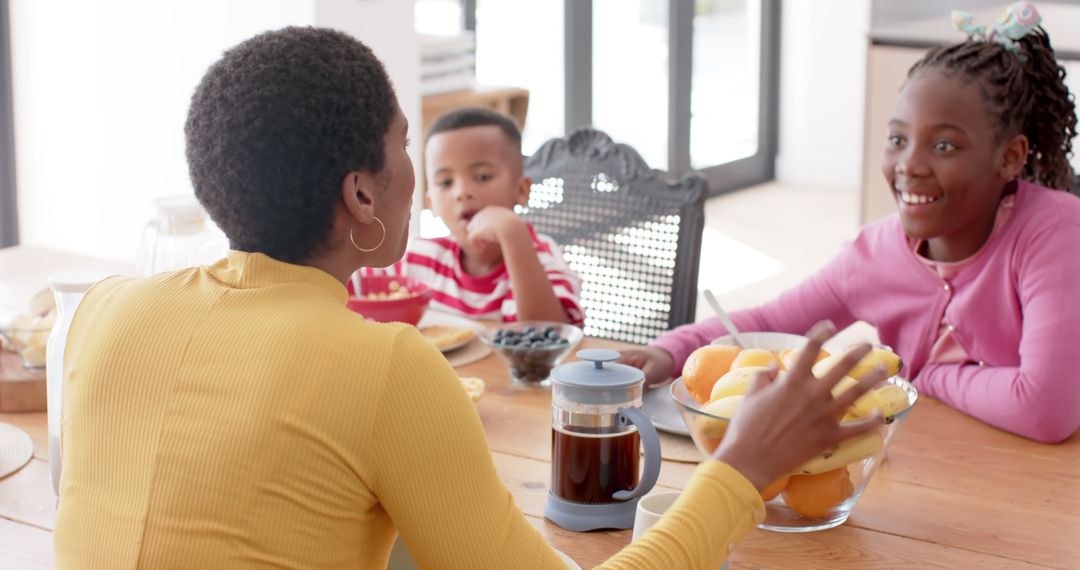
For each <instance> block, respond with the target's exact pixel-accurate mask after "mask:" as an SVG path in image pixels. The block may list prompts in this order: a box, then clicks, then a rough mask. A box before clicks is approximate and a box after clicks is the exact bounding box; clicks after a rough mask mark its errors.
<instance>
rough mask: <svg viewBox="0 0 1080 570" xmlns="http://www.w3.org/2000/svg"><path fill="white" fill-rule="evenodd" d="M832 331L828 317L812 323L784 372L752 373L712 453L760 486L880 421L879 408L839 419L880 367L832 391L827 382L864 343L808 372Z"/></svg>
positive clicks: (851, 362)
mask: <svg viewBox="0 0 1080 570" xmlns="http://www.w3.org/2000/svg"><path fill="white" fill-rule="evenodd" d="M834 334H836V329H835V328H834V327H833V325H832V323H828V322H826V323H818V324H817V325H815V326H814V328H812V329H811V330H810V332H809V333H807V336H808V337H809V338H810V340H809V342H808V343H807V344H806V346H805V347H804V348H803V350H802V351H801V352H800V354H799V357H798V359H797V361H796V363H795V365H794V366H793V367H792V368H791V369H790V370H788V371H787V373H785V374H780V375H778V376H776V379H775V380H774V379H772V378H770V376H775V374H774V375H767V374H761V375H759V376H758V378H757V379H756V380H755V381H754V382H753V383H752V384H751V386H750V389H749V390H748V391H747V393H746V397H745V398H744V399H743V401H742V404H741V405H740V406H739V413H737V414H736V415H735V417H734V419H732V420H731V425H730V426H729V427H728V429H727V432H726V435H725V436H724V440H723V441H722V442H721V443H720V445H719V446H718V447H717V449H716V451H715V452H714V453H713V459H716V460H719V461H723V462H725V463H727V464H728V465H731V466H732V467H734V468H735V469H737V470H738V471H739V472H740V473H742V474H743V475H744V476H745V477H746V478H747V479H749V480H750V482H751V483H753V485H754V486H755V487H757V488H758V489H759V490H760V489H762V488H764V487H765V486H767V485H769V484H770V483H772V482H773V481H775V480H776V479H778V478H780V477H783V476H784V475H787V474H788V473H790V472H791V471H792V470H794V469H795V468H797V467H798V466H799V465H802V464H803V463H805V462H806V461H808V460H810V459H811V458H812V457H814V456H815V455H819V454H821V453H822V452H824V451H825V450H827V449H829V448H832V447H835V446H837V445H838V444H839V443H840V442H841V441H843V440H845V439H848V438H851V437H854V436H857V435H859V434H862V433H865V432H868V431H870V430H871V429H874V428H875V427H877V426H879V425H881V422H882V418H881V415H880V413H875V414H874V415H872V416H869V417H866V418H864V419H861V420H858V421H854V422H848V423H844V424H840V417H841V416H843V414H844V411H845V410H846V409H847V407H848V406H850V405H851V404H852V403H853V402H854V401H855V400H856V399H858V398H859V396H861V395H863V394H864V393H865V392H866V391H867V390H869V389H870V388H872V387H874V385H876V384H878V383H879V382H881V381H882V380H884V379H885V371H884V370H882V369H880V367H879V369H877V370H874V371H873V372H871V373H869V374H867V375H865V376H863V377H862V378H860V379H859V383H858V384H857V385H856V386H854V387H852V388H851V389H849V390H847V391H845V392H843V393H842V394H840V395H839V396H837V397H835V398H834V397H833V396H832V388H833V386H835V385H836V383H837V382H839V381H840V379H841V378H843V377H844V375H845V374H847V372H848V371H849V370H851V368H852V367H853V366H855V364H857V363H858V362H859V360H860V359H862V357H863V356H865V355H866V354H867V353H868V352H869V351H870V346H869V345H863V346H860V347H858V348H856V349H854V350H852V351H850V352H848V353H847V354H846V355H844V357H843V358H842V359H841V360H840V362H839V363H837V364H836V366H834V367H833V368H832V370H830V371H829V373H828V374H826V375H825V376H824V377H822V378H820V379H817V378H815V377H814V376H813V374H811V372H810V368H811V367H812V366H813V364H814V360H815V356H817V354H818V352H819V351H820V350H821V345H822V344H823V343H824V342H825V341H826V340H828V339H829V338H830V337H832V336H833V335H834Z"/></svg>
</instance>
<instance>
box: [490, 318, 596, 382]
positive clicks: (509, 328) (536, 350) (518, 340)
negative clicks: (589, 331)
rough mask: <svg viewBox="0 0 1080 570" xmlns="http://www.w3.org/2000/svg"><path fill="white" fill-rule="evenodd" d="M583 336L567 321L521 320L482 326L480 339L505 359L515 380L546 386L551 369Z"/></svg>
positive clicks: (549, 380)
mask: <svg viewBox="0 0 1080 570" xmlns="http://www.w3.org/2000/svg"><path fill="white" fill-rule="evenodd" d="M584 336H585V335H584V333H582V332H581V329H579V328H578V327H576V326H574V325H570V324H566V323H554V322H547V321H523V322H518V323H508V324H506V325H504V326H501V327H493V328H488V329H485V330H484V331H483V332H481V333H480V340H481V341H483V342H484V343H485V344H487V345H488V346H491V347H492V348H493V349H494V350H495V352H496V353H498V355H499V356H501V357H502V359H503V360H505V361H506V363H507V365H509V367H510V378H512V379H513V381H514V383H516V384H522V385H527V386H548V385H550V384H551V379H550V377H551V369H552V368H555V366H557V365H558V364H559V363H560V362H562V360H563V358H565V357H566V355H567V354H569V353H570V351H571V350H572V349H573V348H574V347H575V346H577V345H578V343H579V342H581V339H582V338H583V337H584Z"/></svg>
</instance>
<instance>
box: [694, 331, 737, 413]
mask: <svg viewBox="0 0 1080 570" xmlns="http://www.w3.org/2000/svg"><path fill="white" fill-rule="evenodd" d="M739 351H740V349H739V347H737V346H729V345H726V344H711V345H709V346H703V347H701V348H699V349H697V350H695V351H694V352H692V353H691V354H690V358H687V359H686V364H683V373H682V375H683V383H684V384H685V386H686V390H687V391H688V392H690V395H692V396H693V397H694V399H695V400H697V401H698V402H699V403H701V404H704V403H705V402H708V401H709V394H711V393H712V387H713V384H715V383H716V381H717V380H719V379H720V377H721V376H723V375H724V374H727V372H728V370H731V363H732V362H733V361H734V360H735V357H736V356H738V355H739Z"/></svg>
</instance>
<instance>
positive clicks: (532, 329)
mask: <svg viewBox="0 0 1080 570" xmlns="http://www.w3.org/2000/svg"><path fill="white" fill-rule="evenodd" d="M521 332H522V333H524V334H529V333H534V332H536V327H534V326H531V325H530V326H527V327H525V328H524V329H522V330H521Z"/></svg>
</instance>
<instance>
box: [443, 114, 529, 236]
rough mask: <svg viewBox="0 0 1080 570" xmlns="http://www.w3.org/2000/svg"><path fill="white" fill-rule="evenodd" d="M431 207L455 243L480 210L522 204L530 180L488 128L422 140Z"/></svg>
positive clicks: (503, 139)
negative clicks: (425, 146) (425, 145)
mask: <svg viewBox="0 0 1080 570" xmlns="http://www.w3.org/2000/svg"><path fill="white" fill-rule="evenodd" d="M424 160H425V163H426V174H427V195H428V199H429V200H430V201H431V208H432V209H433V210H434V211H435V214H436V215H438V216H439V218H441V219H442V221H443V223H445V224H446V226H447V227H448V228H449V229H450V232H451V233H452V234H453V235H454V237H455V238H457V239H458V241H461V242H464V241H465V237H466V235H467V231H466V228H467V227H468V224H469V221H470V220H472V217H473V216H475V215H476V213H477V212H479V211H480V210H482V209H484V208H486V207H489V206H496V207H502V208H511V209H512V208H513V207H514V206H515V205H517V204H526V203H528V199H529V187H530V185H531V181H530V180H529V178H528V177H526V176H523V175H522V160H521V154H520V153H519V152H518V150H517V148H515V146H514V144H513V143H512V142H511V141H510V139H509V137H507V136H506V135H505V134H503V132H502V131H501V130H500V129H499V127H496V126H494V125H484V126H478V127H466V128H464V129H457V130H453V131H446V132H442V133H438V134H436V135H434V136H432V137H431V138H430V139H428V142H427V148H426V149H425V153H424Z"/></svg>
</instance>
